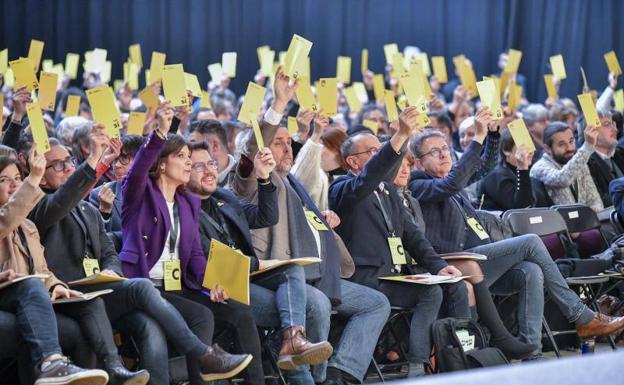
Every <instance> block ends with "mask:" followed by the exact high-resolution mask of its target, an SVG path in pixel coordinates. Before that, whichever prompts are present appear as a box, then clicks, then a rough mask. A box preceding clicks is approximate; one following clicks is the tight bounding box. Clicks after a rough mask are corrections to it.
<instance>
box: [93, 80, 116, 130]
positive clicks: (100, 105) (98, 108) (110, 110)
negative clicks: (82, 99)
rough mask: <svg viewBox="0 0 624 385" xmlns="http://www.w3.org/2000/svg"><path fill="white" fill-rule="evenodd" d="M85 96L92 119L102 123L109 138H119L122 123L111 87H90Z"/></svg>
mask: <svg viewBox="0 0 624 385" xmlns="http://www.w3.org/2000/svg"><path fill="white" fill-rule="evenodd" d="M87 98H88V99H89V104H90V105H91V110H92V111H93V118H94V120H95V121H96V122H98V123H101V124H103V125H104V127H105V131H106V133H107V134H108V135H109V136H110V137H111V138H119V130H121V127H122V124H121V119H120V116H119V110H118V109H117V104H116V102H115V94H114V93H113V89H112V88H110V87H109V86H106V85H102V86H98V87H95V88H91V89H89V90H87Z"/></svg>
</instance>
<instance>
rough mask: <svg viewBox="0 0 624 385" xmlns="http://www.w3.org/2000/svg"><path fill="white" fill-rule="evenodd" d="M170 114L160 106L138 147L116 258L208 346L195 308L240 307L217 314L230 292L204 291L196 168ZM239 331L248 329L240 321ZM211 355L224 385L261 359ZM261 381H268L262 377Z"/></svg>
mask: <svg viewBox="0 0 624 385" xmlns="http://www.w3.org/2000/svg"><path fill="white" fill-rule="evenodd" d="M173 113H174V112H173V108H172V107H171V105H170V103H169V102H166V103H163V104H161V105H160V107H159V108H158V110H157V111H156V115H157V120H158V128H157V129H156V130H155V131H154V132H152V133H151V134H150V136H149V137H148V138H147V139H146V141H145V144H144V145H142V146H140V149H139V151H138V152H137V153H136V155H135V159H134V162H133V163H132V166H131V167H130V170H129V171H128V174H127V175H126V177H125V179H124V180H123V182H122V193H123V196H124V200H123V205H122V211H121V223H122V230H123V246H122V250H121V252H120V253H119V259H120V260H121V261H122V267H123V272H124V275H125V276H126V277H132V278H138V277H141V278H149V279H151V280H152V282H153V283H154V284H155V285H156V286H157V287H158V288H159V290H160V291H161V293H162V296H163V297H164V298H165V299H167V300H168V301H169V302H170V303H171V304H172V305H173V306H174V307H175V308H176V309H178V310H179V312H180V313H181V314H182V316H183V317H184V318H185V319H186V320H187V322H189V325H190V327H191V329H192V330H193V332H195V334H197V335H198V336H200V338H201V339H202V341H203V342H204V343H209V342H210V341H212V335H213V328H210V330H205V329H206V328H204V327H201V328H197V327H196V325H194V324H193V322H192V321H190V320H192V319H193V318H194V317H196V315H197V314H198V313H199V309H198V308H197V307H198V303H201V304H202V305H206V306H207V307H203V306H200V308H201V313H202V314H204V313H205V312H206V311H207V312H208V313H213V312H214V310H213V311H210V310H209V309H218V311H227V310H228V309H231V307H234V306H236V305H235V304H234V303H233V302H232V303H229V304H228V305H225V304H223V306H220V307H217V306H209V305H211V304H214V303H224V302H226V300H227V293H225V292H224V291H222V290H213V291H211V292H210V293H209V294H204V293H203V292H202V290H203V288H202V282H203V276H204V271H205V268H206V256H205V254H204V253H203V251H202V247H201V242H200V236H199V230H198V228H199V210H200V200H199V198H198V197H197V196H195V195H193V194H190V193H188V192H187V191H186V189H185V185H186V183H188V181H189V179H190V175H191V166H192V164H191V159H190V149H189V146H188V144H187V143H186V141H185V140H184V138H182V137H181V136H179V135H169V136H167V134H168V132H169V130H170V128H171V121H172V119H173ZM230 306H231V307H230ZM242 307H243V305H240V308H242ZM239 313H241V314H242V311H241V312H239ZM247 316H248V317H247ZM247 316H246V317H245V319H249V323H247V324H245V325H244V327H253V328H254V330H255V324H254V323H253V318H252V317H251V312H250V311H249V310H248V309H247ZM239 324H241V327H243V323H242V321H241V320H239ZM197 329H200V330H197ZM209 349H210V352H211V354H212V355H213V356H214V360H212V363H213V364H214V365H213V370H214V371H213V372H214V373H215V374H217V375H219V377H218V378H221V379H224V378H229V377H232V376H235V375H236V374H238V373H239V372H241V371H242V370H243V369H245V368H246V367H247V366H248V365H249V364H250V362H251V361H252V358H253V355H255V356H256V359H258V360H260V345H259V344H258V346H257V350H256V351H254V352H253V355H252V354H249V353H250V352H245V353H247V354H237V355H231V354H228V353H226V352H225V351H223V350H222V349H221V348H220V347H219V346H218V345H216V344H215V345H213V346H212V347H210V348H209ZM260 369H261V367H260ZM196 374H197V373H196V370H195V369H194V368H193V367H191V368H189V375H190V376H191V377H193V378H192V379H191V383H193V384H200V383H202V382H201V379H200V378H198V377H197V375H196ZM260 376H261V377H260V378H261V379H260V381H263V377H264V376H263V375H262V373H260ZM212 379H217V378H212ZM204 380H206V378H204Z"/></svg>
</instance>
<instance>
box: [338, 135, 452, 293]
mask: <svg viewBox="0 0 624 385" xmlns="http://www.w3.org/2000/svg"><path fill="white" fill-rule="evenodd" d="M402 159H403V152H402V153H401V154H398V153H397V152H396V151H394V149H393V148H392V146H391V144H390V143H386V144H385V145H384V146H383V147H382V148H381V150H380V151H379V153H377V154H375V155H374V156H373V157H372V158H371V159H370V160H369V161H368V163H367V164H366V166H365V167H364V169H363V170H362V172H361V173H360V174H359V175H357V176H356V175H354V174H353V173H351V172H349V173H348V174H347V175H344V176H341V177H338V178H337V179H336V180H335V181H334V182H333V183H332V184H331V186H330V187H329V207H330V208H331V209H332V210H334V211H335V212H336V213H337V214H338V216H340V219H341V222H340V226H338V227H337V228H336V232H337V233H338V234H339V235H340V236H341V237H342V239H343V240H344V242H345V245H346V246H347V248H348V249H349V252H350V253H351V256H352V257H353V261H354V262H355V273H354V275H353V277H352V278H351V279H352V280H354V281H356V282H358V283H361V284H364V285H366V286H369V287H372V288H375V289H377V288H378V287H379V280H378V277H382V276H390V275H396V274H397V273H399V272H398V271H395V269H394V265H393V263H392V254H391V252H390V248H389V246H388V241H387V238H388V236H389V235H390V234H389V231H388V228H387V226H386V222H385V220H384V217H383V214H382V211H381V207H380V205H379V200H378V199H377V198H376V197H375V195H374V193H373V192H374V191H375V190H376V189H378V188H379V185H380V183H381V182H383V181H384V180H387V179H388V177H389V175H388V174H389V173H390V172H392V171H393V170H396V167H395V166H396V165H397V164H400V163H401V160H402ZM384 186H385V192H384V193H381V194H383V195H385V197H386V198H387V199H385V201H386V202H389V207H386V209H389V212H388V216H389V217H390V218H391V220H392V225H393V227H394V228H395V234H396V236H398V237H400V238H401V241H402V243H403V247H404V248H405V250H406V251H407V252H408V253H409V254H410V255H411V256H413V257H414V258H415V260H416V263H418V264H419V265H420V266H421V267H423V268H424V269H426V270H427V271H429V272H431V273H433V274H436V273H437V272H438V271H440V270H441V269H443V268H444V267H446V266H447V263H446V262H445V261H444V260H443V259H441V258H440V257H439V256H438V255H437V254H436V252H435V251H434V249H433V248H432V247H431V244H430V243H429V241H427V239H425V236H424V235H423V233H422V232H421V231H420V230H418V227H417V226H416V225H415V224H414V223H413V222H412V221H411V220H410V219H409V217H408V214H407V212H406V210H405V209H404V206H403V202H402V201H401V199H400V198H399V195H398V193H397V191H396V189H395V187H394V186H393V185H392V184H390V183H384Z"/></svg>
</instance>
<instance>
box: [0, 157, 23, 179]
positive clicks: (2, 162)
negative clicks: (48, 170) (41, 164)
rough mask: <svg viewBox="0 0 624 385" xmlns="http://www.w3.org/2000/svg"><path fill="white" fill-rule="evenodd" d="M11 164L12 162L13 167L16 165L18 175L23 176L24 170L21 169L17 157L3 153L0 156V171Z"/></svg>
mask: <svg viewBox="0 0 624 385" xmlns="http://www.w3.org/2000/svg"><path fill="white" fill-rule="evenodd" d="M12 164H14V165H15V167H17V170H18V171H19V173H20V175H21V176H22V177H24V172H23V171H22V168H21V166H20V164H19V162H18V161H17V159H15V158H11V157H10V156H4V155H3V156H0V172H2V171H4V169H5V168H7V167H9V166H10V165H12Z"/></svg>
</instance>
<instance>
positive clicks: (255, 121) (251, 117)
mask: <svg viewBox="0 0 624 385" xmlns="http://www.w3.org/2000/svg"><path fill="white" fill-rule="evenodd" d="M247 120H248V121H249V122H250V123H251V128H252V129H253V133H254V137H255V138H256V143H257V144H258V148H259V149H261V148H264V138H263V137H262V131H261V130H260V125H259V124H258V118H257V116H256V115H249V117H248V118H247Z"/></svg>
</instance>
